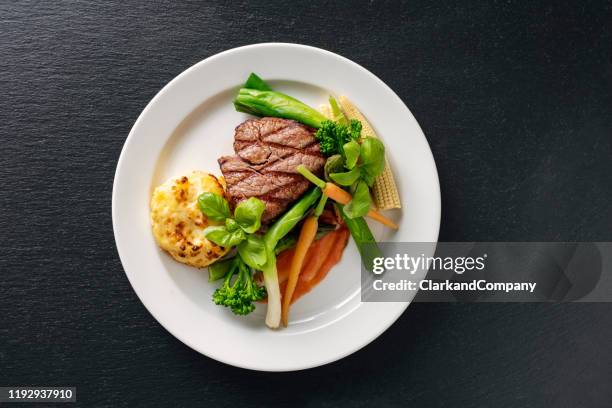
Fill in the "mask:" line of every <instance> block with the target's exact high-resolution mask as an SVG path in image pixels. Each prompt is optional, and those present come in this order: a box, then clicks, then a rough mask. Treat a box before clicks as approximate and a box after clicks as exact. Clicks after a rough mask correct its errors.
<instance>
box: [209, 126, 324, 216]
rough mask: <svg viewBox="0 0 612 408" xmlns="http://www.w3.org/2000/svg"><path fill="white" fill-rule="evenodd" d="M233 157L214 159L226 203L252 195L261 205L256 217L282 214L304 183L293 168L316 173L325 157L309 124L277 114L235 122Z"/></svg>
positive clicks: (235, 202)
mask: <svg viewBox="0 0 612 408" xmlns="http://www.w3.org/2000/svg"><path fill="white" fill-rule="evenodd" d="M234 139H235V140H234V150H235V151H236V156H223V157H220V158H219V160H218V161H219V166H220V167H221V172H222V173H223V176H224V177H225V181H226V183H227V186H228V195H229V198H230V205H231V206H232V207H235V206H236V205H237V204H238V203H239V202H240V201H242V200H245V199H247V198H249V197H257V198H259V199H260V200H262V201H263V202H264V203H265V204H266V210H265V211H264V214H263V216H262V222H263V223H267V222H269V221H271V220H272V219H274V218H275V217H276V216H278V215H279V214H280V213H282V212H283V211H284V210H285V209H286V208H287V207H288V206H289V204H290V203H292V202H293V201H295V200H296V199H298V198H299V197H300V196H301V195H302V194H304V193H305V192H306V190H308V188H309V187H310V182H309V181H307V180H306V179H304V178H303V177H302V175H300V174H299V173H297V172H296V171H295V168H296V167H297V166H298V165H300V164H303V165H304V166H305V167H306V168H308V169H309V170H310V171H312V172H313V173H315V174H318V175H321V174H322V170H323V165H324V164H325V158H324V157H323V155H322V154H321V152H320V151H319V144H318V142H317V141H316V139H315V138H314V129H312V128H310V127H307V126H304V125H302V124H300V123H298V122H295V121H292V120H288V119H280V118H262V119H250V120H247V121H245V122H243V123H242V124H240V125H239V126H237V127H236V130H235V135H234Z"/></svg>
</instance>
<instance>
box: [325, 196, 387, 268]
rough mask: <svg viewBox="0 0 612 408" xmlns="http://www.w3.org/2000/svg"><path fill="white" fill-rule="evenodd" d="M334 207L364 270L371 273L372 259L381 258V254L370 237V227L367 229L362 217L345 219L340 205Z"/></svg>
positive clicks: (371, 236)
mask: <svg viewBox="0 0 612 408" xmlns="http://www.w3.org/2000/svg"><path fill="white" fill-rule="evenodd" d="M336 206H337V207H338V209H339V210H340V211H339V212H340V214H341V215H342V219H343V220H344V223H345V224H346V226H347V227H348V229H349V232H350V233H351V237H353V240H354V241H355V244H356V245H357V249H358V250H359V254H360V255H361V262H362V263H363V265H364V266H365V268H366V270H368V271H370V272H371V271H372V268H373V266H374V259H375V258H379V257H381V256H382V252H381V251H380V248H379V247H378V245H377V244H376V240H375V239H374V236H373V235H372V231H370V227H368V223H367V222H366V221H365V220H364V219H363V217H357V218H349V217H347V216H346V214H345V213H344V209H343V208H342V206H341V205H340V204H336Z"/></svg>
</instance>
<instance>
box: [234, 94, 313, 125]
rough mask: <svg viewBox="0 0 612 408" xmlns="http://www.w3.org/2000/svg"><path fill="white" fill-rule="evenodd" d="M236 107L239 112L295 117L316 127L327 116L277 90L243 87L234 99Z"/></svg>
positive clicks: (294, 118) (286, 117) (287, 117)
mask: <svg viewBox="0 0 612 408" xmlns="http://www.w3.org/2000/svg"><path fill="white" fill-rule="evenodd" d="M234 107H235V108H236V110H237V111H238V112H245V113H249V114H251V115H255V116H273V117H277V118H285V119H293V120H297V121H298V122H301V123H304V124H305V125H308V126H312V127H314V128H318V127H320V126H321V123H322V122H323V121H324V120H325V116H323V115H322V114H321V113H320V112H318V111H317V110H315V109H313V108H311V107H310V106H308V105H306V104H304V103H302V102H300V101H298V100H297V99H295V98H292V97H290V96H288V95H285V94H283V93H280V92H275V91H268V90H266V91H262V90H259V89H249V88H241V89H240V91H238V96H236V99H234Z"/></svg>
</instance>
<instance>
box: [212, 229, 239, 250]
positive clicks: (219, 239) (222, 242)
mask: <svg viewBox="0 0 612 408" xmlns="http://www.w3.org/2000/svg"><path fill="white" fill-rule="evenodd" d="M204 236H205V237H206V239H208V240H209V241H212V242H214V243H215V244H217V245H219V246H222V247H224V248H231V247H234V246H236V245H238V244H239V243H241V242H242V241H244V240H245V239H246V234H245V233H244V231H243V230H242V229H240V228H238V229H235V230H233V231H229V230H228V228H227V227H226V226H225V225H214V226H210V227H206V228H205V229H204Z"/></svg>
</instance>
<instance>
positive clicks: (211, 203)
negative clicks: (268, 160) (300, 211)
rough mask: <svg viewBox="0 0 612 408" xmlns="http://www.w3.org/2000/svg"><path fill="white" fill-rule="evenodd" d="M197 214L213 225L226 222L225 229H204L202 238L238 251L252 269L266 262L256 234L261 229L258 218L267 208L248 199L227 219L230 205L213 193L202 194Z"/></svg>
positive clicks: (253, 199)
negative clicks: (209, 220)
mask: <svg viewBox="0 0 612 408" xmlns="http://www.w3.org/2000/svg"><path fill="white" fill-rule="evenodd" d="M198 205H199V207H200V210H201V211H202V212H203V213H204V214H205V215H206V216H207V217H209V218H213V217H214V218H213V219H214V220H215V221H225V225H215V226H210V227H207V228H206V229H204V236H205V237H206V239H208V240H209V241H212V242H214V243H215V244H217V245H220V246H222V247H224V248H232V247H237V249H238V253H239V254H240V256H241V257H242V260H243V261H244V262H245V263H246V264H247V265H249V266H250V267H251V268H253V269H260V268H261V266H262V265H263V264H264V263H265V262H266V250H265V247H264V243H263V239H262V238H261V236H259V235H255V232H257V231H258V230H259V228H260V227H261V216H262V214H263V212H264V210H265V209H266V205H265V204H264V203H263V201H261V200H260V199H258V198H255V197H251V198H249V199H248V200H244V201H242V202H240V204H238V205H237V206H236V209H235V210H234V216H233V218H232V217H231V216H230V211H229V204H228V202H227V200H226V199H225V198H224V197H221V196H219V195H218V194H213V193H203V194H201V195H200V197H199V198H198Z"/></svg>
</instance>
